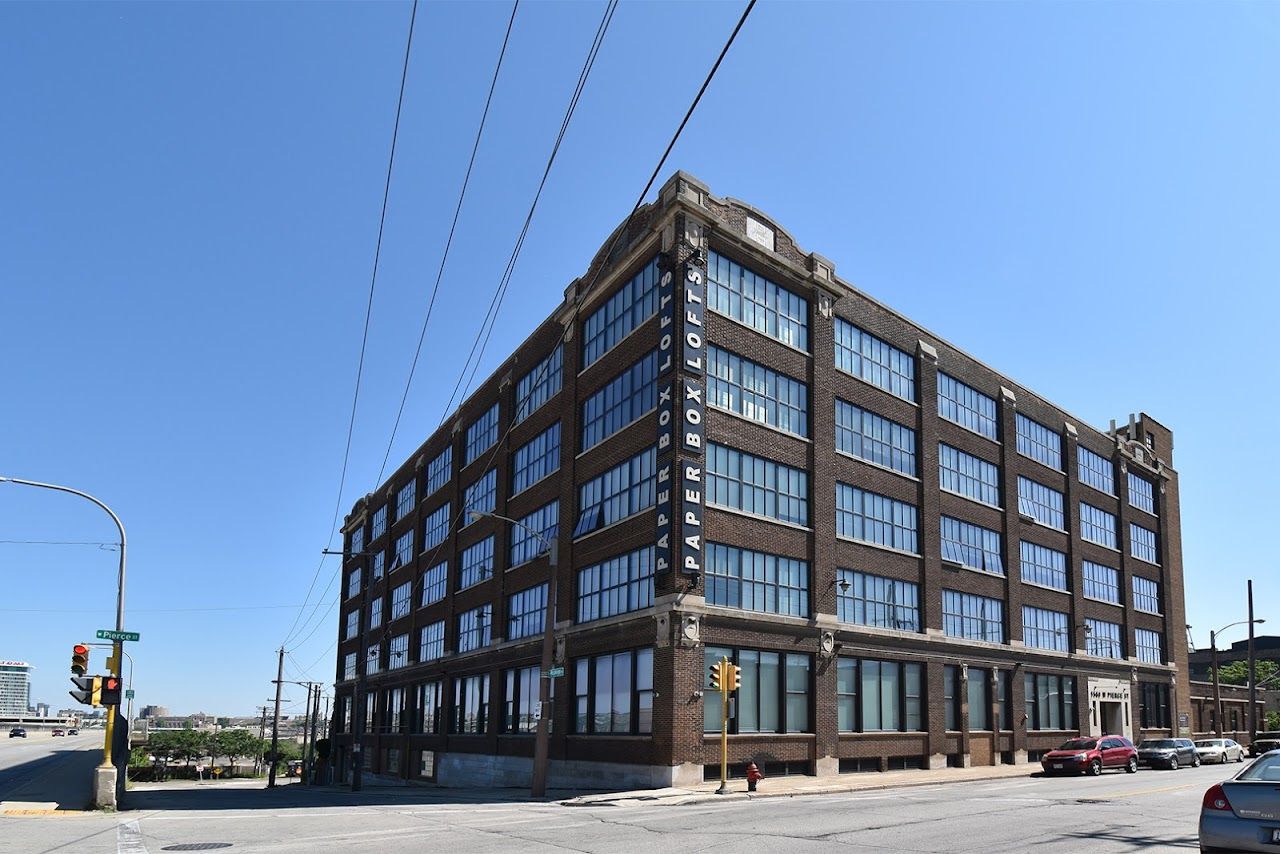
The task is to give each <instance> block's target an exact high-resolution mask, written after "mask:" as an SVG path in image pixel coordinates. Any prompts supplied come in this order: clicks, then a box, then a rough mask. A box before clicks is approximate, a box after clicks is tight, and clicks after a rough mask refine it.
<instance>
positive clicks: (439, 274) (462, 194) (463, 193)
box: [375, 0, 520, 483]
mask: <svg viewBox="0 0 1280 854" xmlns="http://www.w3.org/2000/svg"><path fill="white" fill-rule="evenodd" d="M519 8H520V0H516V1H515V3H513V4H512V6H511V18H510V19H509V20H508V21H507V32H506V34H505V35H504V36H503V37H502V49H501V50H499V51H498V62H497V64H496V65H494V68H493V79H492V80H491V81H490V82H489V94H488V95H487V96H486V97H485V99H484V111H483V112H482V113H481V114H480V126H479V127H477V128H476V139H475V142H474V143H472V145H471V159H470V160H469V161H467V172H466V174H465V175H464V176H463V178H462V189H461V190H460V191H459V193H458V203H457V205H455V206H454V209H453V222H452V223H451V224H450V225H449V236H448V238H446V240H445V242H444V252H443V254H441V256H440V268H439V269H438V270H436V281H435V285H434V286H432V288H431V299H430V300H429V301H428V302H427V315H426V317H424V318H423V319H422V331H421V332H420V333H418V348H417V349H416V350H415V351H414V353H413V361H412V362H411V363H410V364H409V377H408V379H406V380H405V383H404V394H403V395H402V396H401V397H400V409H399V410H398V411H397V412H396V421H395V424H394V426H392V428H391V438H390V440H388V442H387V452H386V453H385V454H384V455H383V457H382V468H380V469H378V477H377V479H376V480H375V482H376V483H382V475H383V474H385V473H386V470H387V460H389V459H390V458H391V447H392V445H394V444H395V441H396V433H397V432H398V431H399V429H400V418H401V417H402V416H403V415H404V406H405V403H406V401H408V399H409V389H410V387H411V386H412V385H413V375H414V372H415V371H416V370H417V368H418V359H419V357H421V355H422V344H423V342H424V341H425V340H426V337H427V324H429V323H430V322H431V312H432V309H434V308H435V304H436V295H437V294H439V293H440V281H441V280H442V279H443V278H444V268H445V264H446V263H447V262H448V260H449V249H450V248H451V247H452V246H453V235H454V232H455V231H456V230H457V228H458V218H459V216H460V215H461V213H462V203H463V201H464V200H465V199H466V197H467V186H468V185H469V184H470V183H471V170H472V168H473V167H474V166H475V164H476V154H477V153H478V152H479V151H480V139H481V138H482V137H483V136H484V125H485V122H486V121H487V120H488V118H489V105H490V104H491V103H492V102H493V92H494V90H495V89H496V88H497V87H498V74H499V72H501V71H502V59H503V57H505V56H506V55H507V43H508V42H509V41H510V40H511V28H512V27H513V26H514V25H515V22H516V10H518V9H519Z"/></svg>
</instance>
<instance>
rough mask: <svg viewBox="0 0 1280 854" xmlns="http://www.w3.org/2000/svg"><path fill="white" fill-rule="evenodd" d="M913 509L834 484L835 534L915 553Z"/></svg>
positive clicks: (845, 484)
mask: <svg viewBox="0 0 1280 854" xmlns="http://www.w3.org/2000/svg"><path fill="white" fill-rule="evenodd" d="M916 534H917V517H916V508H915V507H914V506H913V505H911V504H907V503H905V502H902V501H897V500H895V499H893V498H889V497H888V496H885V495H879V494H877V493H875V492H867V491H866V490H862V489H858V488H857V487H853V486H850V485H848V484H847V483H836V535H837V536H840V537H847V538H848V539H851V540H860V541H862V542H866V543H875V544H877V545H881V546H887V547H889V548H892V549H898V550H900V551H904V552H911V553H912V554H915V553H916V543H917V541H916Z"/></svg>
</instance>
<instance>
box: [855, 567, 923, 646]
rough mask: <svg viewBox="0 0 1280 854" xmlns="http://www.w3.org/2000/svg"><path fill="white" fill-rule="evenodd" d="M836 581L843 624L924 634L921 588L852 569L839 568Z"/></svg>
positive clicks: (909, 583) (907, 582) (913, 584)
mask: <svg viewBox="0 0 1280 854" xmlns="http://www.w3.org/2000/svg"><path fill="white" fill-rule="evenodd" d="M836 582H837V583H836V614H837V616H838V618H839V619H840V621H841V622H844V623H856V624H857V625H860V626H877V627H879V628H886V629H898V630H900V631H906V632H918V631H920V587H919V585H917V584H915V583H913V582H910V581H898V580H896V579H893V578H885V577H883V576H879V575H872V574H870V573H867V572H857V571H855V570H852V569H837V570H836Z"/></svg>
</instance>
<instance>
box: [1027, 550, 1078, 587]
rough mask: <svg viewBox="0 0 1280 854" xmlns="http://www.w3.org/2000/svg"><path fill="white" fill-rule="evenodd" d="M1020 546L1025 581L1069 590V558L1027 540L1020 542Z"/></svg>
mask: <svg viewBox="0 0 1280 854" xmlns="http://www.w3.org/2000/svg"><path fill="white" fill-rule="evenodd" d="M1019 545H1020V547H1021V548H1020V552H1021V558H1022V561H1021V568H1022V580H1023V581H1029V582H1031V583H1032V584H1040V585H1043V586H1045V587H1052V588H1053V589H1054V590H1066V589H1067V556H1066V555H1065V554H1064V553H1062V552H1060V551H1058V550H1056V549H1050V548H1046V547H1045V546H1041V545H1037V544H1035V543H1029V542H1027V541H1026V540H1022V541H1020V543H1019Z"/></svg>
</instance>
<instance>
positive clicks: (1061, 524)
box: [1018, 475, 1067, 531]
mask: <svg viewBox="0 0 1280 854" xmlns="http://www.w3.org/2000/svg"><path fill="white" fill-rule="evenodd" d="M1018 512H1019V513H1022V514H1025V515H1027V516H1030V517H1031V518H1032V519H1035V520H1036V521H1037V522H1039V523H1040V524H1041V525H1048V526H1049V527H1050V528H1057V529H1058V530H1059V531H1065V530H1066V529H1067V524H1066V521H1065V520H1064V517H1063V514H1062V493H1061V492H1059V491H1058V490H1056V489H1053V488H1052V487H1048V486H1045V485H1044V484H1043V483H1037V482H1036V481H1034V480H1031V479H1030V478H1027V477H1023V476H1021V475H1019V476H1018Z"/></svg>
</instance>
